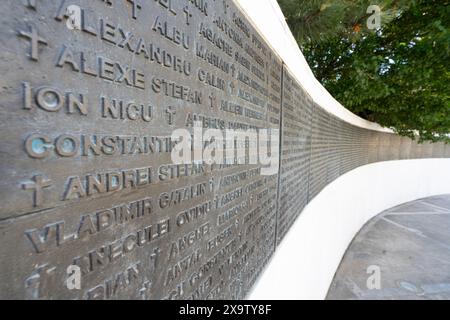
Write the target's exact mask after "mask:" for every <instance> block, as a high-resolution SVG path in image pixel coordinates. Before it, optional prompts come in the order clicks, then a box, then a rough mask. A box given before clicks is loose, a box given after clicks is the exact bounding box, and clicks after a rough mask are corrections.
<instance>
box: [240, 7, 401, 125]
mask: <svg viewBox="0 0 450 320" xmlns="http://www.w3.org/2000/svg"><path fill="white" fill-rule="evenodd" d="M233 1H234V2H235V3H236V4H237V5H238V6H239V7H240V8H241V9H242V11H243V12H244V14H245V15H246V16H247V17H248V18H249V20H250V21H251V22H252V23H253V25H254V26H255V27H256V29H257V30H258V31H259V32H260V33H261V35H262V36H263V37H264V38H265V40H266V41H267V43H268V44H269V46H270V47H271V48H272V49H273V50H274V51H275V53H276V54H277V55H278V56H279V57H280V58H281V59H282V60H283V62H284V63H285V64H286V66H287V68H288V69H289V70H290V71H291V73H292V75H293V76H294V77H295V78H296V79H297V81H298V82H299V83H300V85H301V86H302V87H303V88H304V89H305V90H306V91H307V92H308V94H309V95H310V96H311V98H312V99H313V101H314V102H316V103H317V104H318V105H319V106H321V107H322V108H323V109H325V110H326V111H328V112H329V113H331V114H333V115H335V116H337V117H338V118H340V119H342V120H344V121H346V122H348V123H351V124H353V125H355V126H358V127H361V128H366V129H370V130H376V131H380V132H389V133H392V132H393V131H392V130H391V129H388V128H383V127H381V126H380V125H379V124H377V123H374V122H370V121H367V120H365V119H363V118H361V117H359V116H357V115H355V114H353V113H352V112H350V111H349V110H348V109H346V108H345V107H344V106H342V105H341V104H340V103H339V102H338V101H337V100H336V99H334V98H333V96H332V95H331V94H330V93H329V92H328V91H327V90H326V89H325V88H324V87H323V86H322V85H321V84H320V83H319V81H318V80H317V79H316V78H315V77H314V74H313V72H312V71H311V68H310V67H309V65H308V63H307V62H306V59H305V57H304V56H303V54H302V52H301V50H300V48H299V46H298V44H297V41H296V40H295V38H294V36H293V35H292V32H291V30H290V29H289V27H288V25H287V23H286V20H285V17H284V15H283V12H282V11H281V9H280V6H279V5H278V3H277V1H276V0H233Z"/></svg>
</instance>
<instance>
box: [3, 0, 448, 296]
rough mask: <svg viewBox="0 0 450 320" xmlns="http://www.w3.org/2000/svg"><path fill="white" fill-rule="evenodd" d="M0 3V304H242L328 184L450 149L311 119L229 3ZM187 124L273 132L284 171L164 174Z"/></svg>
mask: <svg viewBox="0 0 450 320" xmlns="http://www.w3.org/2000/svg"><path fill="white" fill-rule="evenodd" d="M0 10H1V12H2V16H1V18H0V19H1V28H0V43H1V45H2V50H1V52H0V74H1V77H0V88H1V89H0V90H1V98H0V113H1V126H0V133H1V135H2V137H3V139H2V142H1V143H0V166H1V172H2V180H1V181H0V199H1V205H0V241H1V243H2V246H1V247H0V298H4V299H240V298H243V297H245V295H246V293H247V292H248V290H249V289H250V288H251V287H252V284H253V283H254V282H255V281H256V279H257V277H258V275H259V274H260V272H261V271H262V269H263V267H264V265H265V264H266V263H267V262H268V260H269V258H270V257H271V255H272V253H273V251H274V249H275V247H276V243H279V242H280V241H281V240H282V239H283V236H284V235H285V234H286V232H287V231H288V229H289V227H290V226H291V225H292V223H293V222H294V220H295V218H296V217H297V216H298V215H299V214H300V213H301V210H302V209H303V207H304V206H305V205H306V204H307V203H308V201H310V200H311V199H312V198H314V196H315V195H317V194H318V193H319V192H320V191H321V190H322V189H323V188H324V187H325V186H326V185H327V184H328V183H330V182H332V181H333V180H335V179H336V178H337V177H339V176H340V175H342V174H344V173H346V172H348V171H350V170H352V169H354V168H356V167H358V166H361V165H364V164H367V163H372V162H375V161H384V160H393V159H396V158H398V157H399V158H405V159H406V158H410V157H412V158H414V157H422V156H423V157H425V156H431V155H435V156H440V155H445V154H446V155H448V152H449V151H448V150H450V148H448V147H447V148H446V147H445V146H443V145H440V146H439V149H438V148H437V147H435V148H433V147H432V146H418V145H417V144H416V143H411V141H409V140H405V139H404V138H403V139H402V140H401V141H400V139H399V138H398V137H396V136H394V135H391V134H384V133H379V132H372V131H368V130H365V129H362V128H357V127H355V126H352V125H350V124H348V123H346V122H343V121H342V120H340V119H338V118H336V117H335V116H333V115H331V114H329V113H328V112H326V111H325V110H323V109H322V108H321V107H320V106H318V105H317V104H315V103H314V102H313V101H312V99H311V98H310V97H309V96H308V94H307V92H305V90H304V89H303V88H302V87H301V85H300V84H299V83H298V81H297V80H296V79H295V78H294V77H293V76H292V75H291V73H290V72H289V70H288V69H287V68H286V67H283V63H282V61H281V60H280V59H279V58H278V57H277V56H276V54H275V53H274V52H273V51H272V50H271V48H270V45H269V44H268V43H266V42H265V41H264V39H263V38H262V37H261V36H260V35H259V33H258V32H257V30H255V28H254V27H253V26H252V24H251V23H250V22H249V21H248V19H247V18H246V17H245V15H244V14H243V13H242V12H241V11H240V9H239V8H238V7H237V6H236V5H235V4H234V3H233V2H232V1H212V0H188V1H182V0H156V1H143V0H142V1H139V0H123V1H119V0H95V1H93V0H89V1H88V0H59V1H50V0H42V1H40V0H38V1H29V0H27V1H26V0H23V1H17V0H4V1H2V2H1V3H0ZM281 120H282V121H281ZM196 121H199V122H200V123H201V125H202V126H203V130H207V129H218V131H219V132H221V133H224V132H225V129H241V130H242V129H244V130H245V129H271V130H273V131H271V132H272V136H273V135H274V133H275V132H276V131H275V130H278V129H279V130H280V131H281V137H280V141H281V152H280V155H279V159H280V168H281V171H280V174H279V175H278V174H277V172H275V173H274V174H270V175H264V174H262V168H263V167H264V166H263V165H262V164H227V165H209V164H206V163H203V162H201V161H200V162H196V163H195V164H194V163H191V164H186V165H176V164H174V163H173V161H172V159H171V152H172V150H173V147H174V145H175V142H174V141H173V140H172V139H171V134H172V133H173V131H174V130H175V129H187V130H189V132H190V133H192V132H193V131H194V129H193V127H194V124H195V122H196ZM193 149H195V148H193ZM438 150H439V151H438ZM194 151H195V150H194ZM250 157H251V154H250V153H249V154H247V155H246V157H244V158H250ZM71 266H78V267H80V270H81V272H82V274H81V289H76V288H75V289H74V288H69V287H68V286H67V282H66V280H67V279H68V278H69V277H70V276H71V275H72V273H71V272H72V271H70V269H68V268H70V267H71Z"/></svg>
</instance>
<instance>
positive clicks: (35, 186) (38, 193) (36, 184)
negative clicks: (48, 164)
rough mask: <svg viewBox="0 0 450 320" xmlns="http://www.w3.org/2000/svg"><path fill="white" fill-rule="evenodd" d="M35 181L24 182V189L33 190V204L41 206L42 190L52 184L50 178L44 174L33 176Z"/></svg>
mask: <svg viewBox="0 0 450 320" xmlns="http://www.w3.org/2000/svg"><path fill="white" fill-rule="evenodd" d="M32 180H33V182H26V183H24V184H22V188H23V189H24V190H33V191H34V194H33V206H34V207H39V206H40V205H41V204H42V191H43V190H44V189H46V188H48V187H50V186H51V185H52V181H51V180H50V179H45V178H44V177H43V176H42V175H37V176H34V177H33V179H32Z"/></svg>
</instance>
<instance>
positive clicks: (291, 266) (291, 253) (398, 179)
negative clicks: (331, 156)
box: [247, 159, 450, 300]
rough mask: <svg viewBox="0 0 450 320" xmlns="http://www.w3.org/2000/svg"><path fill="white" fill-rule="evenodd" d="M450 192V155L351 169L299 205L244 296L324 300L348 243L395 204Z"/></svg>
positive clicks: (262, 298)
mask: <svg viewBox="0 0 450 320" xmlns="http://www.w3.org/2000/svg"><path fill="white" fill-rule="evenodd" d="M446 193H450V159H422V160H401V161H387V162H379V163H374V164H369V165H365V166H362V167H360V168H357V169H355V170H352V171H350V172H348V173H346V174H345V175H343V176H341V177H339V178H338V179H337V180H335V181H334V182H332V183H331V184H329V185H328V186H327V187H325V188H324V189H323V191H322V192H321V193H320V194H319V195H317V196H316V197H315V198H314V199H313V200H312V201H311V202H310V203H309V204H308V206H307V207H306V208H305V209H304V210H303V212H302V213H301V214H300V216H299V217H298V218H297V220H296V221H295V223H294V225H293V226H292V227H291V228H290V230H289V232H288V234H287V235H286V237H285V238H284V240H283V241H282V242H281V244H280V246H279V247H278V248H277V250H276V252H275V254H274V255H273V257H272V259H271V261H270V262H269V263H268V265H267V266H266V268H265V270H264V271H263V273H262V274H261V276H260V278H259V280H258V281H257V282H256V284H255V285H254V286H253V288H252V291H251V292H250V294H249V295H248V296H247V298H248V299H250V300H256V299H261V300H264V299H273V300H277V299H324V298H325V297H326V294H327V291H328V288H329V286H330V284H331V282H332V280H333V277H334V274H335V272H336V270H337V268H338V266H339V264H340V262H341V259H342V257H343V255H344V253H345V251H346V249H347V247H348V246H349V244H350V242H351V241H352V239H353V238H354V236H355V235H356V234H357V233H358V231H359V230H360V229H361V228H362V226H363V225H364V224H365V223H366V222H367V221H369V220H370V219H371V218H373V217H374V216H376V215H378V214H379V213H381V212H382V211H384V210H387V209H389V208H391V207H394V206H396V205H399V204H402V203H405V202H409V201H412V200H415V199H419V198H424V197H428V196H432V195H438V194H446Z"/></svg>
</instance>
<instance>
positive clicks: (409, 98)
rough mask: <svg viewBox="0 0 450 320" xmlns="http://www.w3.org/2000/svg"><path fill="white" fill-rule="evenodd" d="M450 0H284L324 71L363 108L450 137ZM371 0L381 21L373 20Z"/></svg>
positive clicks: (406, 130) (347, 101)
mask: <svg viewBox="0 0 450 320" xmlns="http://www.w3.org/2000/svg"><path fill="white" fill-rule="evenodd" d="M449 2H450V0H409V1H401V0H397V1H395V0H378V1H373V0H354V1H351V0H336V1H331V0H305V1H303V0H279V3H280V5H281V7H282V9H283V11H284V13H285V15H286V20H287V22H288V24H289V26H290V27H291V29H292V31H293V34H294V36H295V37H296V38H297V40H298V42H299V45H300V46H301V48H302V51H303V53H304V55H305V58H306V59H307V61H308V63H309V65H310V66H311V68H312V70H313V72H314V74H315V75H316V77H317V79H318V80H319V81H320V82H321V83H322V84H323V85H324V86H325V88H326V89H327V90H328V91H329V92H330V93H331V94H332V95H333V96H334V97H335V98H336V99H337V100H339V101H340V102H341V103H342V104H343V105H344V106H346V107H347V108H349V109H350V110H351V111H353V112H355V113H356V114H358V115H360V116H362V117H364V118H366V119H368V120H371V121H375V122H378V123H380V124H381V125H383V126H386V127H390V128H393V129H394V130H396V131H397V132H398V133H400V134H402V135H407V136H410V137H414V135H418V136H419V140H420V141H423V140H431V141H438V140H444V141H450V138H449V137H450V5H449ZM370 4H377V5H378V6H380V8H381V10H382V16H381V17H382V25H381V28H380V29H378V30H376V31H373V30H369V29H368V28H367V27H366V21H367V19H368V17H369V16H370V14H367V13H366V10H367V7H368V6H369V5H370Z"/></svg>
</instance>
